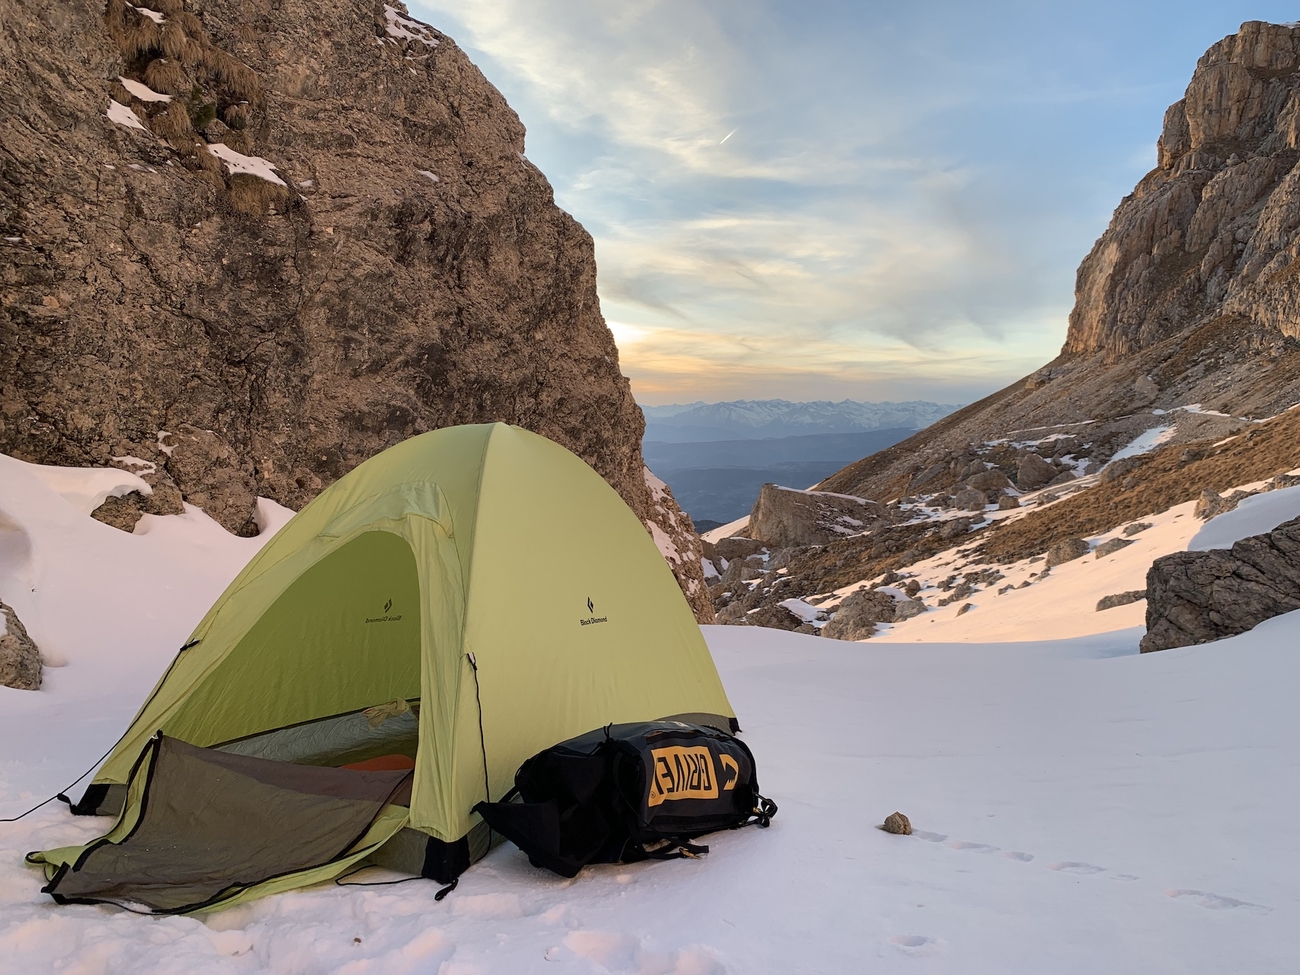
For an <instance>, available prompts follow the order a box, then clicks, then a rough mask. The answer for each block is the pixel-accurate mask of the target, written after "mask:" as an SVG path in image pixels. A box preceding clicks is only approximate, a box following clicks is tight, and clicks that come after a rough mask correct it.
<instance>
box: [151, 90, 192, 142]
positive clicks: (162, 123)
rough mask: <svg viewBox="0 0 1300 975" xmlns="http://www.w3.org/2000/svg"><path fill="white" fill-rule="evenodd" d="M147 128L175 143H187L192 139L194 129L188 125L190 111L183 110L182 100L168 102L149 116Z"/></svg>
mask: <svg viewBox="0 0 1300 975" xmlns="http://www.w3.org/2000/svg"><path fill="white" fill-rule="evenodd" d="M149 128H151V129H153V131H154V135H157V136H160V137H161V138H164V139H167V140H169V141H171V142H174V143H176V144H177V147H178V148H179V147H180V146H181V145H188V144H189V143H190V142H191V141H193V137H194V130H193V129H192V128H191V127H190V113H189V112H187V111H186V110H185V105H184V103H183V102H179V101H173V102H168V103H167V104H166V105H164V106H163V108H162V109H161V110H160V111H158V112H157V113H155V114H154V115H151V116H150V117H149Z"/></svg>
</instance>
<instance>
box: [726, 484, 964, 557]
mask: <svg viewBox="0 0 1300 975" xmlns="http://www.w3.org/2000/svg"><path fill="white" fill-rule="evenodd" d="M981 500H982V499H981ZM883 515H884V512H883V508H882V506H881V505H878V504H876V503H875V502H874V501H868V500H865V499H863V498H854V497H848V496H845V495H841V494H827V493H825V492H822V491H797V490H795V489H793V488H785V487H780V486H778V485H776V484H764V485H763V487H762V490H761V491H760V492H759V495H758V501H756V502H755V503H754V509H753V511H752V512H751V513H750V516H749V528H748V531H749V534H750V535H751V536H752V537H753V538H756V539H759V540H761V541H763V542H765V543H766V544H767V545H768V546H770V547H772V548H790V547H794V546H802V545H825V544H826V543H827V542H830V541H833V540H834V539H837V538H844V537H846V536H849V535H856V534H859V533H861V532H862V531H863V530H864V529H865V528H867V527H868V526H869V525H874V524H875V523H877V522H879V521H880V520H881V518H882V517H883Z"/></svg>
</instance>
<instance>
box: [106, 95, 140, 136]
mask: <svg viewBox="0 0 1300 975" xmlns="http://www.w3.org/2000/svg"><path fill="white" fill-rule="evenodd" d="M104 115H105V116H107V118H108V120H109V121H110V122H114V123H116V124H117V125H125V126H126V127H127V128H128V129H139V130H140V131H141V132H148V131H149V130H148V129H146V128H145V127H144V123H143V122H141V121H140V116H138V115H136V114H135V112H133V111H131V109H129V108H127V107H126V106H125V105H123V104H122V103H121V102H119V101H118V100H117V99H115V98H110V99H109V100H108V111H107V112H105V113H104Z"/></svg>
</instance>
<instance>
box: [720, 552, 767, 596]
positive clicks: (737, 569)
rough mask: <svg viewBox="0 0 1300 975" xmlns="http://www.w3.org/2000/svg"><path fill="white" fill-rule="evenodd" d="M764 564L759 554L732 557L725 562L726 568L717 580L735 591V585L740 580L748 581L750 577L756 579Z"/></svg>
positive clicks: (738, 583) (740, 581)
mask: <svg viewBox="0 0 1300 975" xmlns="http://www.w3.org/2000/svg"><path fill="white" fill-rule="evenodd" d="M764 568H765V566H764V564H763V557H762V556H761V555H750V556H748V557H747V558H743V559H732V560H731V561H730V562H728V563H727V569H726V571H725V572H723V573H722V578H721V579H720V580H719V581H720V582H721V583H722V585H723V586H724V587H725V588H727V589H730V590H732V591H733V592H734V591H735V588H736V586H738V585H740V584H741V583H742V582H748V581H749V580H750V579H757V578H758V577H759V576H761V575H762V574H763V570H764Z"/></svg>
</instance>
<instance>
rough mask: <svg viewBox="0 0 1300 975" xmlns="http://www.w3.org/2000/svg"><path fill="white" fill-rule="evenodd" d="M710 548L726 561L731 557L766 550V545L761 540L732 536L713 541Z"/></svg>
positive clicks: (756, 553) (735, 557)
mask: <svg viewBox="0 0 1300 975" xmlns="http://www.w3.org/2000/svg"><path fill="white" fill-rule="evenodd" d="M712 548H713V550H714V551H715V552H717V553H718V555H719V556H720V557H721V558H724V559H726V560H727V561H728V562H730V561H732V560H733V559H743V558H744V557H745V556H747V555H758V554H759V553H761V552H764V551H766V547H765V546H764V545H763V543H762V542H759V541H755V540H754V539H752V538H741V537H740V536H732V537H731V538H724V539H722V540H721V541H719V542H714V543H713V546H712ZM714 564H715V565H716V564H717V563H716V562H715V563H714Z"/></svg>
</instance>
